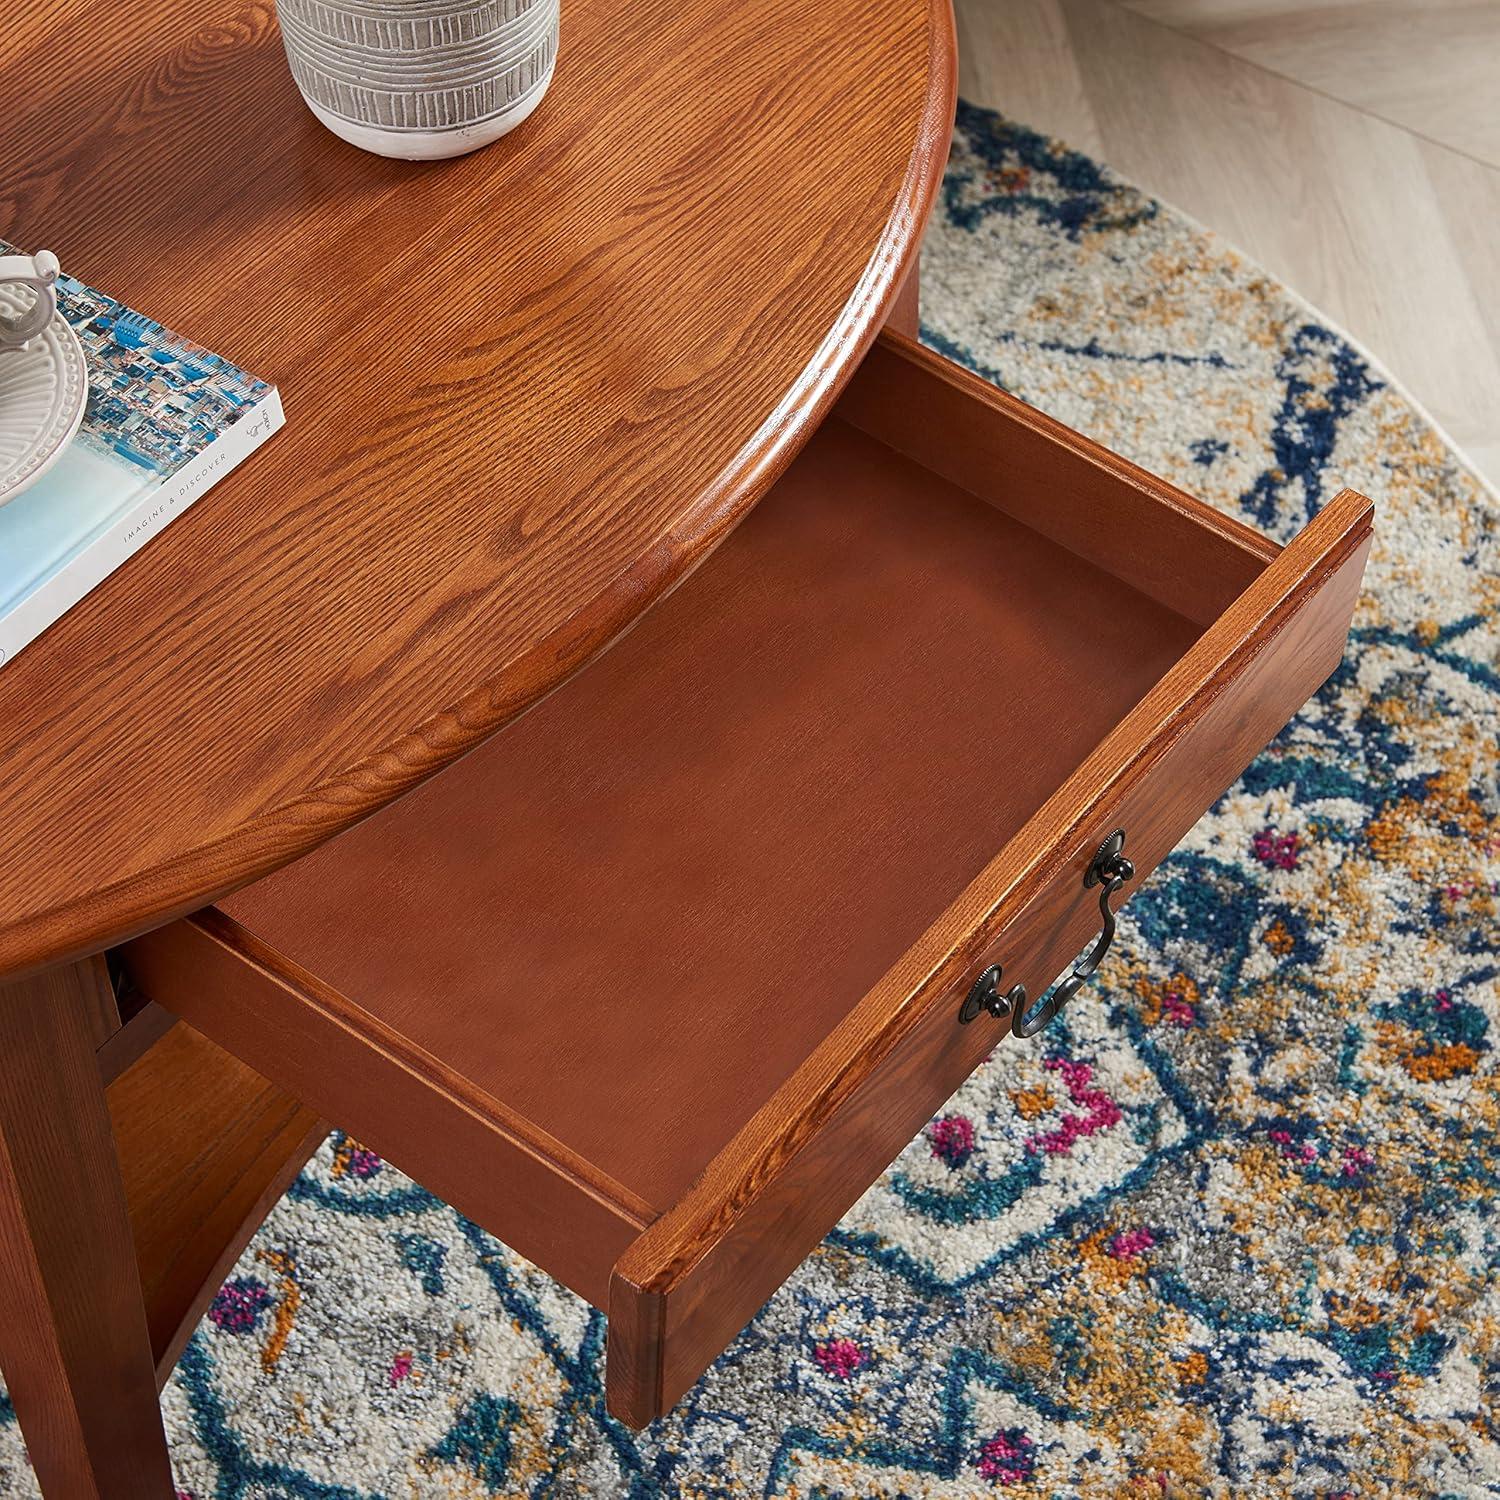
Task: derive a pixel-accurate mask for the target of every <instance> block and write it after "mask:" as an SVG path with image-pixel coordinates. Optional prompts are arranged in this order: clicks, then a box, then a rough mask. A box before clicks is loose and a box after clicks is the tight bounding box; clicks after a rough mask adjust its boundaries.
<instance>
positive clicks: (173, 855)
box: [0, 0, 953, 974]
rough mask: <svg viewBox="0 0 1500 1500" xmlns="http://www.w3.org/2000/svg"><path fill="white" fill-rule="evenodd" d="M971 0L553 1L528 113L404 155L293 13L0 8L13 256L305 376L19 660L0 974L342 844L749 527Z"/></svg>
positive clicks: (862, 317) (892, 257)
mask: <svg viewBox="0 0 1500 1500" xmlns="http://www.w3.org/2000/svg"><path fill="white" fill-rule="evenodd" d="M951 24H952V23H951V17H950V14H949V9H948V3H947V0H818V3H816V4H811V3H808V0H750V3H744V0H632V3H630V4H628V5H621V4H618V3H616V0H564V4H563V42H562V49H561V53H560V58H559V63H558V69H557V75H556V78H555V80H554V82H553V85H552V89H551V92H550V94H549V96H548V98H547V99H546V100H545V102H544V103H543V105H542V107H541V108H540V109H539V110H538V112H537V113H536V115H535V116H534V117H533V118H532V119H531V120H530V121H529V122H528V123H527V124H526V125H524V126H523V127H521V129H519V130H518V131H516V132H515V133H514V134H512V135H511V136H508V137H506V138H505V139H504V140H502V141H500V142H499V143H498V144H496V145H494V146H491V147H489V148H488V149H486V150H483V151H480V152H478V153H476V154H474V155H472V156H468V157H464V158H460V159H458V160H456V161H452V162H444V163H431V164H425V165H414V164H409V163H398V162H389V161H384V160H381V159H379V158H376V157H373V156H366V155H364V154H362V153H360V152H357V151H355V150H354V149H352V148H351V147H349V146H346V145H344V144H343V143H341V142H339V141H337V140H336V139H335V138H334V137H333V136H332V135H330V134H329V133H328V132H326V131H325V130H323V128H322V127H321V126H319V125H318V124H317V123H316V122H315V121H314V120H313V118H312V116H311V115H310V114H309V113H308V112H307V110H306V109H305V108H304V107H303V105H302V103H301V100H300V97H299V96H298V94H297V91H296V88H295V86H294V85H293V83H292V80H291V77H290V75H289V74H288V72H287V68H286V64H285V60H284V58H283V56H282V51H281V43H280V39H279V37H278V35H277V31H276V25H275V20H274V15H273V11H272V8H271V6H270V5H269V4H268V3H265V0H260V3H244V0H212V3H209V4H204V3H201V0H143V3H141V4H138V5H129V6H125V7H120V6H119V5H117V4H114V3H112V0H56V3H52V4H49V5H44V6H39V7H22V8H21V11H20V13H19V15H17V16H13V17H11V18H10V19H9V20H8V21H7V36H6V40H5V48H4V57H3V60H0V98H4V99H5V100H6V113H7V116H8V118H7V120H6V124H5V145H4V159H5V174H4V180H3V182H0V236H3V237H5V238H7V239H10V240H12V241H13V242H15V243H18V244H20V245H22V246H23V247H26V248H28V249H35V248H38V247H42V246H45V247H47V248H51V249H54V250H56V251H57V252H58V254H59V255H60V256H61V258H62V261H63V265H64V267H65V268H66V269H68V270H69V271H71V272H72V273H73V274H74V275H77V276H79V277H81V278H82V279H84V280H85V281H89V282H92V283H93V284H95V285H98V286H100V287H102V288H104V289H105V290H108V291H110V292H111V293H113V294H114V295H116V296H119V297H121V298H123V299H124V300H125V301H127V302H128V303H130V304H131V305H132V306H134V307H137V308H139V309H141V310H142V311H144V312H147V313H150V314H151V315H152V316H154V317H158V318H160V319H161V321H162V322H164V323H166V324H167V325H168V326H169V327H173V328H176V329H178V330H180V331H181V332H183V333H185V334H187V335H188V336H189V337H191V338H194V339H196V340H198V341H199V342H200V343H203V344H206V345H207V346H208V347H210V348H212V349H215V350H218V351H219V352H221V353H224V354H226V355H228V356H229V357H230V358H233V359H235V360H236V361H238V362H239V363H242V364H243V365H245V366H246V367H247V368H248V369H250V370H252V371H254V372H255V373H256V374H258V375H263V376H265V377H266V378H268V379H270V380H273V381H275V382H276V383H277V384H278V385H279V386H280V388H281V392H282V397H283V400H284V402H285V404H286V409H287V426H286V429H285V430H284V431H283V432H281V433H280V434H278V435H277V436H276V437H275V438H273V439H272V440H271V442H270V443H269V444H268V445H267V446H266V447H265V448H263V449H261V450H260V451H259V452H258V453H256V454H255V455H254V456H253V457H252V458H251V459H250V461H249V462H248V463H247V464H246V465H245V466H244V467H243V468H242V469H241V470H239V471H238V472H236V473H234V474H233V475H231V476H229V477H228V478H226V479H225V480H224V481H223V482H222V483H221V484H219V485H218V486H216V487H215V488H214V490H213V491H212V492H211V493H210V494H208V495H207V496H205V497H204V499H203V500H201V501H200V502H199V503H198V505H197V506H196V507H195V508H194V509H193V510H192V511H191V512H190V513H188V514H187V515H185V516H183V517H182V518H181V519H179V520H178V521H177V522H175V523H174V524H173V526H172V527H171V528H170V529H169V530H168V531H167V532H165V533H164V534H163V535H162V536H161V537H160V538H159V539H158V540H156V541H155V542H153V543H152V544H151V545H150V546H149V547H148V548H146V549H145V550H144V551H143V552H141V553H140V554H138V555H137V556H136V557H135V558H133V559H132V560H131V561H130V562H129V563H128V564H127V565H126V566H125V567H124V568H122V569H121V570H120V571H119V572H118V573H117V574H116V575H115V576H114V577H113V578H111V579H110V580H109V581H108V582H107V583H106V584H104V585H103V586H102V587H101V588H100V589H98V590H97V591H96V592H95V593H94V594H93V595H91V596H90V597H89V598H88V599H87V600H85V601H84V602H83V603H82V604H81V605H80V606H78V607H77V608H76V609H75V610H74V611H72V613H70V614H69V615H68V616H66V617H65V618H64V619H63V620H62V621H61V622H60V623H59V624H57V625H55V626H54V627H53V628H52V629H51V630H50V631H48V632H47V633H46V634H45V635H44V636H42V637H41V638H40V639H39V640H38V641H37V642H35V643H34V644H33V645H32V646H30V647H29V648H27V650H25V651H24V652H22V653H21V654H20V655H19V656H17V658H16V659H15V661H14V662H12V663H10V664H9V665H7V666H5V667H4V668H3V669H0V793H3V799H4V810H3V818H0V829H3V833H0V851H3V857H0V974H19V973H23V972H27V971H30V970H32V969H35V968H37V967H39V966H42V965H44V964H47V963H51V962H56V961H59V960H62V959H66V958H71V957H76V956H81V955H83V954H86V953H88V952H92V951H96V950H97V949H99V948H101V947H103V946H105V945H106V944H108V943H112V942H115V941H117V940H120V939H122V938H124V937H127V936H129V935H132V934H134V933H136V932H139V931H142V930H144V929H146V928H149V927H151V926H153V925H155V924H156V923H158V922H160V921H162V920H165V919H166V918H168V917H170V916H175V915H177V914H179V913H181V912H183V911H187V910H191V909H193V908H196V907H198V906H201V905H203V904H205V903H207V902H208V901H211V900H213V899H215V898H216V897H217V896H219V895H221V894H223V893H224V892H225V891H227V890H230V889H232V888H234V887H235V886H237V885H240V884H243V883H244V882H245V881H247V880H249V879H252V878H254V877H255V876H257V875H260V874H262V873H264V872H265V871H267V870H269V869H271V868H274V867H275V866H277V865H279V864H282V863H285V862H286V861H287V860H289V859H291V858H293V857H295V856H296V855H297V854H299V853H302V852H305V851H306V850H307V849H308V848H310V847H312V846H313V845H315V844H317V843H318V842H320V841H322V840H323V839H326V838H327V837H329V836H330V835H331V834H333V833H335V832H337V831H338V830H339V829H340V828H342V827H345V826H347V825H348V824H349V823H351V822H352V821H354V820H356V819H358V818H360V817H362V816H363V815H365V814H366V813H369V812H371V811H372V810H373V809H375V808H376V807H378V806H380V805H381V804H382V803H384V802H385V801H387V800H388V799H390V798H391V797H393V796H395V795H397V794H398V793H399V792H401V791H402V790H403V789H405V788H407V787H409V786H410V785H412V784H413V783H414V782H415V781H416V780H418V779H420V778H421V777H423V776H425V775H427V774H428V773H430V772H432V771H434V770H436V769H438V768H439V767H441V766H442V765H444V764H446V763H447V762H448V761H450V760H452V759H453V758H454V757H455V756H457V755H459V754H461V753H462V752H463V751H464V750H465V749H467V748H468V747H470V746H471V745H473V744H474V743H475V742H476V741H477V740H479V739H480V738H481V737H483V736H484V735H486V734H489V733H490V732H492V731H493V730H494V729H496V728H497V727H499V726H500V725H502V724H504V723H506V722H507V721H508V720H509V719H511V718H513V717H514V716H515V715H516V714H517V713H519V712H521V711H522V710H523V709H524V708H525V707H526V706H527V705H529V704H530V703H532V702H534V701H535V700H536V698H537V697H538V696H540V695H541V694H543V693H545V692H547V691H548V690H549V689H551V688H552V687H554V686H556V685H557V683H558V682H559V681H561V680H562V679H563V678H564V677H565V676H566V675H567V674H568V673H569V672H571V671H572V670H574V669H575V668H576V667H577V666H578V665H579V664H580V663H581V662H583V661H585V660H586V659H588V657H589V656H590V655H592V654H593V653H595V652H597V651H598V650H600V649H601V648H602V647H603V646H604V645H606V644H607V643H608V642H609V641H610V640H611V639H612V638H613V637H614V636H616V635H617V634H618V633H619V632H620V631H621V630H622V629H624V628H625V627H627V626H628V625H629V624H630V622H631V621H632V620H633V619H634V618H635V617H636V616H637V615H638V614H639V613H640V612H641V611H642V610H643V609H644V608H646V606H647V605H649V604H650V603H651V602H652V601H653V600H654V599H656V598H657V597H659V596H660V595H661V594H662V592H663V591H664V590H666V589H668V588H669V587H670V586H671V585H672V584H673V583H675V582H677V581H678V580H680V579H681V578H682V577H683V576H684V574H685V573H686V572H687V571H688V570H689V569H690V568H691V567H692V566H693V565H694V564H695V563H697V562H699V561H701V560H702V558H703V557H704V556H706V555H707V553H708V551H709V550H710V549H711V548H712V547H713V545H714V544H715V543H716V542H717V541H719V540H720V539H721V538H722V537H723V536H724V535H725V534H727V532H728V530H729V529H730V528H732V527H733V525H734V524H735V523H736V521H737V520H739V519H740V518H741V517H742V516H743V515H744V513H745V512H746V510H747V509H748V508H749V507H750V506H751V505H752V504H753V503H754V502H755V500H756V499H757V498H758V497H759V495H760V494H761V493H763V491H764V490H765V489H766V488H767V486H768V485H769V484H770V483H771V482H772V480H773V479H774V478H775V477H776V475H777V474H778V473H779V472H780V470H781V469H782V467H784V465H785V464H786V462H787V461H788V460H789V458H790V457H791V455H792V453H793V452H795V450H796V448H797V447H798V446H799V444H800V442H801V441H802V440H803V439H804V438H805V437H806V436H807V435H808V434H809V433H810V432H811V431H812V429H813V427H814V426H815V425H816V423H817V421H818V420H819V418H820V416H821V414H822V412H823V411H824V410H825V409H826V407H827V405H828V403H829V402H830V401H831V400H832V397H833V395H834V393H835V391H836V389H837V387H838V385H839V384H840V382H841V381H842V379H843V377H844V376H845V375H846V374H848V373H849V371H850V370H851V369H852V367H853V365H854V363H855V362H856V361H857V360H858V358H859V355H860V353H861V352H862V350H863V348H864V346H865V344H866V343H867V341H868V339H869V338H870V337H871V336H873V333H874V332H875V330H876V328H877V327H878V326H879V323H880V321H881V319H882V317H883V315H884V313H885V311H886V309H887V308H888V306H889V305H890V303H891V301H892V299H893V297H894V295H895V292H896V290H897V289H898V287H899V284H900V280H901V277H902V274H903V272H904V271H905V269H906V268H907V266H908V265H909V264H910V263H911V261H912V258H913V257H914V255H915V252H916V248H917V242H918V239H919V237H920V233H921V227H922V223H923V222H924V220H925V217H926V213H927V210H928V208H929V207H930V205H931V203H932V200H933V198H934V196H935V194H936V192H937V188H938V184H939V182H940V179H941V173H942V168H943V153H944V151H945V148H946V142H947V132H948V127H949V123H950V121H951V111H952V104H953V44H952V30H951Z"/></svg>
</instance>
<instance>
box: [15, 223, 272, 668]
mask: <svg viewBox="0 0 1500 1500" xmlns="http://www.w3.org/2000/svg"><path fill="white" fill-rule="evenodd" d="M11 253H14V252H13V251H12V250H11V248H10V247H9V246H8V245H6V244H5V242H4V241H3V240H0V255H6V254H11ZM57 299H58V311H59V312H60V313H61V314H62V315H63V317H64V318H66V319H67V321H68V323H69V324H70V325H71V326H72V328H73V330H74V332H75V333H76V334H77V335H78V338H79V341H80V343H81V344H82V345H83V351H84V357H85V360H86V361H87V364H88V376H89V393H88V404H87V407H86V409H85V412H84V417H83V421H82V424H81V426H80V427H79V429H78V432H77V434H76V435H75V436H74V437H73V439H72V440H71V442H70V443H69V444H68V447H67V449H66V451H65V452H64V453H63V454H62V456H61V457H60V458H59V459H58V460H57V462H56V463H55V464H53V465H52V467H51V468H49V469H48V470H47V471H46V473H44V474H43V475H42V476H41V478H39V479H38V480H37V481H36V482H35V483H34V484H32V485H31V486H30V487H28V488H27V489H26V490H25V491H23V492H22V493H21V494H20V495H18V496H17V497H16V498H15V499H14V500H12V501H10V502H9V504H7V505H4V506H0V665H3V664H4V663H5V662H7V661H9V660H10V659H11V658H13V657H14V656H15V654H16V653H17V652H18V651H19V650H20V649H21V648H22V647H23V646H24V645H26V644H27V642H29V641H31V640H33V639H34V638H35V637H36V636H37V635H39V634H40V633H41V632H42V631H43V630H45V629H46V628H47V626H48V625H50V624H51V623H52V622H53V621H54V620H56V619H57V618H58V617H59V616H60V615H62V614H63V613H64V612H65V611H67V610H68V609H70V608H72V606H73V605H74V604H76V603H77V602H78V601H79V600H80V599H81V598H83V597H84V595H85V594H87V593H88V592H89V590H90V589H92V588H94V587H96V586H97V585H98V584H99V583H100V582H102V581H103V580H104V579H105V578H107V577H108V576H109V574H110V573H112V572H113V571H114V570H115V569H116V568H117V567H119V566H120V564H121V563H123V562H124V561H125V559H126V558H128V557H129V556H131V555H132V554H133V553H135V552H136V551H138V550H139V549H140V548H141V547H143V546H144V545H145V544H146V542H148V541H149V540H150V539H151V538H152V537H153V536H155V535H156V534H157V533H159V532H160V531H161V530H162V529H163V528H164V527H166V526H167V525H168V524H169V523H170V522H171V521H172V520H173V519H175V517H176V516H178V515H180V514H181V513H182V512H183V511H185V510H187V508H188V507H189V506H190V505H192V503H193V502H194V501H195V500H197V499H198V498H199V497H200V496H201V495H202V494H204V493H205V492H206V491H207V490H208V489H209V488H210V487H211V486H212V485H213V484H214V483H215V482H216V481H217V480H219V479H220V478H222V477H223V476H224V475H225V474H227V473H228V472H229V471H230V470H231V469H232V468H234V467H235V465H236V464H238V463H239V462H240V461H241V460H243V459H244V458H245V457H246V456H247V455H248V454H250V453H251V452H253V451H254V450H255V449H256V448H257V447H259V446H260V444H261V443H263V442H264V441H265V440H266V439H267V438H268V437H270V436H271V434H272V433H273V432H275V431H276V429H277V428H279V427H280V426H281V425H282V421H283V417H282V410H281V401H280V398H279V396H278V394H277V392H276V389H275V387H273V386H271V385H268V384H267V383H266V382H265V381H263V380H259V379H257V378H256V377H255V376H253V375H249V374H247V373H246V372H245V371H244V370H242V369H240V368H239V367H238V366H237V365H234V364H231V363H230V362H229V361H228V360H227V359H224V358H223V357H222V356H221V355H218V354H213V353H211V352H210V351H208V350H206V349H202V348H200V347H199V346H198V345H196V344H194V343H191V342H190V341H189V340H187V339H185V338H182V337H181V336H180V335H178V334H175V333H172V332H171V331H170V330H168V329H166V328H163V327H162V325H161V324H160V323H157V322H156V321H154V320H153V319H151V318H148V317H146V316H144V315H143V314H142V313H139V312H135V311H133V310H132V309H131V308H128V307H126V306H125V305H124V304H123V303H121V302H119V301H117V300H116V299H115V298H113V297H110V296H108V295H107V294H105V293H103V292H100V291H96V290H95V289H94V288H93V287H89V286H85V285H84V284H83V283H82V282H80V281H77V280H75V279H74V278H72V277H70V276H68V275H67V274H66V272H64V273H63V274H62V275H60V276H59V277H58V280H57Z"/></svg>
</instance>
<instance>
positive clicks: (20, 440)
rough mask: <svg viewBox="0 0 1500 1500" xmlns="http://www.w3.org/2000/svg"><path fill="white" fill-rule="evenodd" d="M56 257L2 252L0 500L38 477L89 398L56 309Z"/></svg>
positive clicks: (77, 351) (79, 351) (79, 360)
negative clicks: (3, 253)
mask: <svg viewBox="0 0 1500 1500" xmlns="http://www.w3.org/2000/svg"><path fill="white" fill-rule="evenodd" d="M57 275H58V266H57V257H56V256H55V255H53V254H52V253H51V252H50V251H47V250H42V251H40V252H38V253H37V254H36V255H34V256H33V255H5V256H0V505H5V504H6V503H7V502H9V501H11V500H14V499H15V498H16V496H18V495H19V494H20V493H21V492H22V490H24V489H25V488H26V487H27V486H28V485H30V484H33V483H35V482H36V480H38V479H40V478H41V477H42V475H43V474H45V473H46V472H47V470H48V469H49V468H51V467H52V465H53V464H54V463H55V462H56V461H57V459H58V456H59V455H60V454H61V453H62V451H63V449H64V448H66V447H67V445H68V443H69V441H70V440H71V439H72V437H73V434H74V433H75V432H77V431H78V424H79V423H80V422H82V421H83V413H84V408H85V407H86V406H87V404H88V394H89V380H88V364H87V362H86V361H85V359H84V355H83V346H82V344H80V343H79V342H78V335H77V334H76V333H74V332H73V330H72V328H70V327H69V326H68V322H67V319H66V318H64V317H63V316H62V314H61V313H59V312H58V310H57Z"/></svg>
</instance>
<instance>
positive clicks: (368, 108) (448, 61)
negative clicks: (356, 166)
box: [276, 0, 559, 160]
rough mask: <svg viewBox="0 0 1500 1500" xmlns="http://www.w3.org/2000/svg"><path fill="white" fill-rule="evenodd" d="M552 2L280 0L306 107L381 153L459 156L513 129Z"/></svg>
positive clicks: (540, 69) (549, 64)
mask: <svg viewBox="0 0 1500 1500" xmlns="http://www.w3.org/2000/svg"><path fill="white" fill-rule="evenodd" d="M558 4H559V0H277V7H276V8H277V13H278V15H279V16H280V19H281V38H282V41H283V42H284V43H285V45H286V55H287V61H288V62H289V63H290V64H291V68H292V76H293V77H294V78H295V79H296V80H297V87H298V88H300V89H301V90H302V97H303V98H304V99H305V100H306V101H307V105H308V108H309V109H311V110H312V112H313V113H314V114H315V115H316V116H317V117H318V119H320V120H321V121H322V122H323V124H325V125H326V126H327V127H328V128H329V129H330V130H331V131H333V133H334V134H335V135H338V136H341V137H342V138H343V139H344V140H346V141H349V142H351V143H352V144H353V145H356V146H360V147H363V148H364V150H366V151H374V152H377V153H378V154H379V155H381V156H400V157H407V158H409V159H412V160H428V159H431V158H434V157H441V156H460V155H462V154H463V153H464V152H465V151H473V150H475V149H476V148H477V147H479V146H485V145H488V144H489V143H490V142H491V141H493V140H496V139H498V138H499V137H500V136H502V135H504V134H505V133H506V131H508V130H513V129H515V127H516V126H517V125H519V124H520V123H521V121H522V120H524V119H525V118H526V117H527V116H528V115H529V114H530V113H531V112H532V110H534V109H535V108H536V107H537V105H538V104H540V103H541V99H542V95H543V94H545V93H546V91H547V85H548V83H549V82H550V81H551V79H552V68H553V63H554V61H555V60H556V57H557V30H558Z"/></svg>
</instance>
